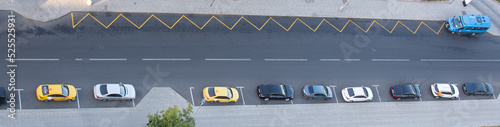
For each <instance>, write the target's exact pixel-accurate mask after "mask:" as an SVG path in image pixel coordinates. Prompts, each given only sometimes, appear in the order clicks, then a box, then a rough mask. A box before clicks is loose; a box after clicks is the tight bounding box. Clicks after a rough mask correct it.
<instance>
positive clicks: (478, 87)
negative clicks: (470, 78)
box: [462, 82, 494, 96]
mask: <svg viewBox="0 0 500 127" xmlns="http://www.w3.org/2000/svg"><path fill="white" fill-rule="evenodd" d="M462 88H463V89H464V93H465V95H468V96H470V95H487V96H493V94H494V93H493V87H491V84H489V83H483V82H478V83H464V85H463V86H462Z"/></svg>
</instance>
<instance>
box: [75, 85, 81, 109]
mask: <svg viewBox="0 0 500 127" xmlns="http://www.w3.org/2000/svg"><path fill="white" fill-rule="evenodd" d="M78 90H82V88H76V103H78V108H80V99H79V98H78Z"/></svg>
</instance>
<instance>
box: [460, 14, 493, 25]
mask: <svg viewBox="0 0 500 127" xmlns="http://www.w3.org/2000/svg"><path fill="white" fill-rule="evenodd" d="M462 17H463V20H464V23H466V25H476V26H491V20H490V17H489V16H488V15H463V16H462Z"/></svg>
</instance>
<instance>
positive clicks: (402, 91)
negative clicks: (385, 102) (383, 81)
mask: <svg viewBox="0 0 500 127" xmlns="http://www.w3.org/2000/svg"><path fill="white" fill-rule="evenodd" d="M391 95H392V97H393V98H394V99H397V100H400V99H402V98H403V99H406V98H413V99H415V100H416V99H418V98H420V97H421V96H422V95H421V94H420V89H419V88H418V85H416V84H415V85H412V84H404V85H394V86H392V87H391Z"/></svg>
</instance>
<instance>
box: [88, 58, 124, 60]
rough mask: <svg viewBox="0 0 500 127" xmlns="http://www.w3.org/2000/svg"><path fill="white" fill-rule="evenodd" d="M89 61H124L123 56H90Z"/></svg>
mask: <svg viewBox="0 0 500 127" xmlns="http://www.w3.org/2000/svg"><path fill="white" fill-rule="evenodd" d="M89 60H90V61H126V60H127V59H125V58H90V59H89Z"/></svg>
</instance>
